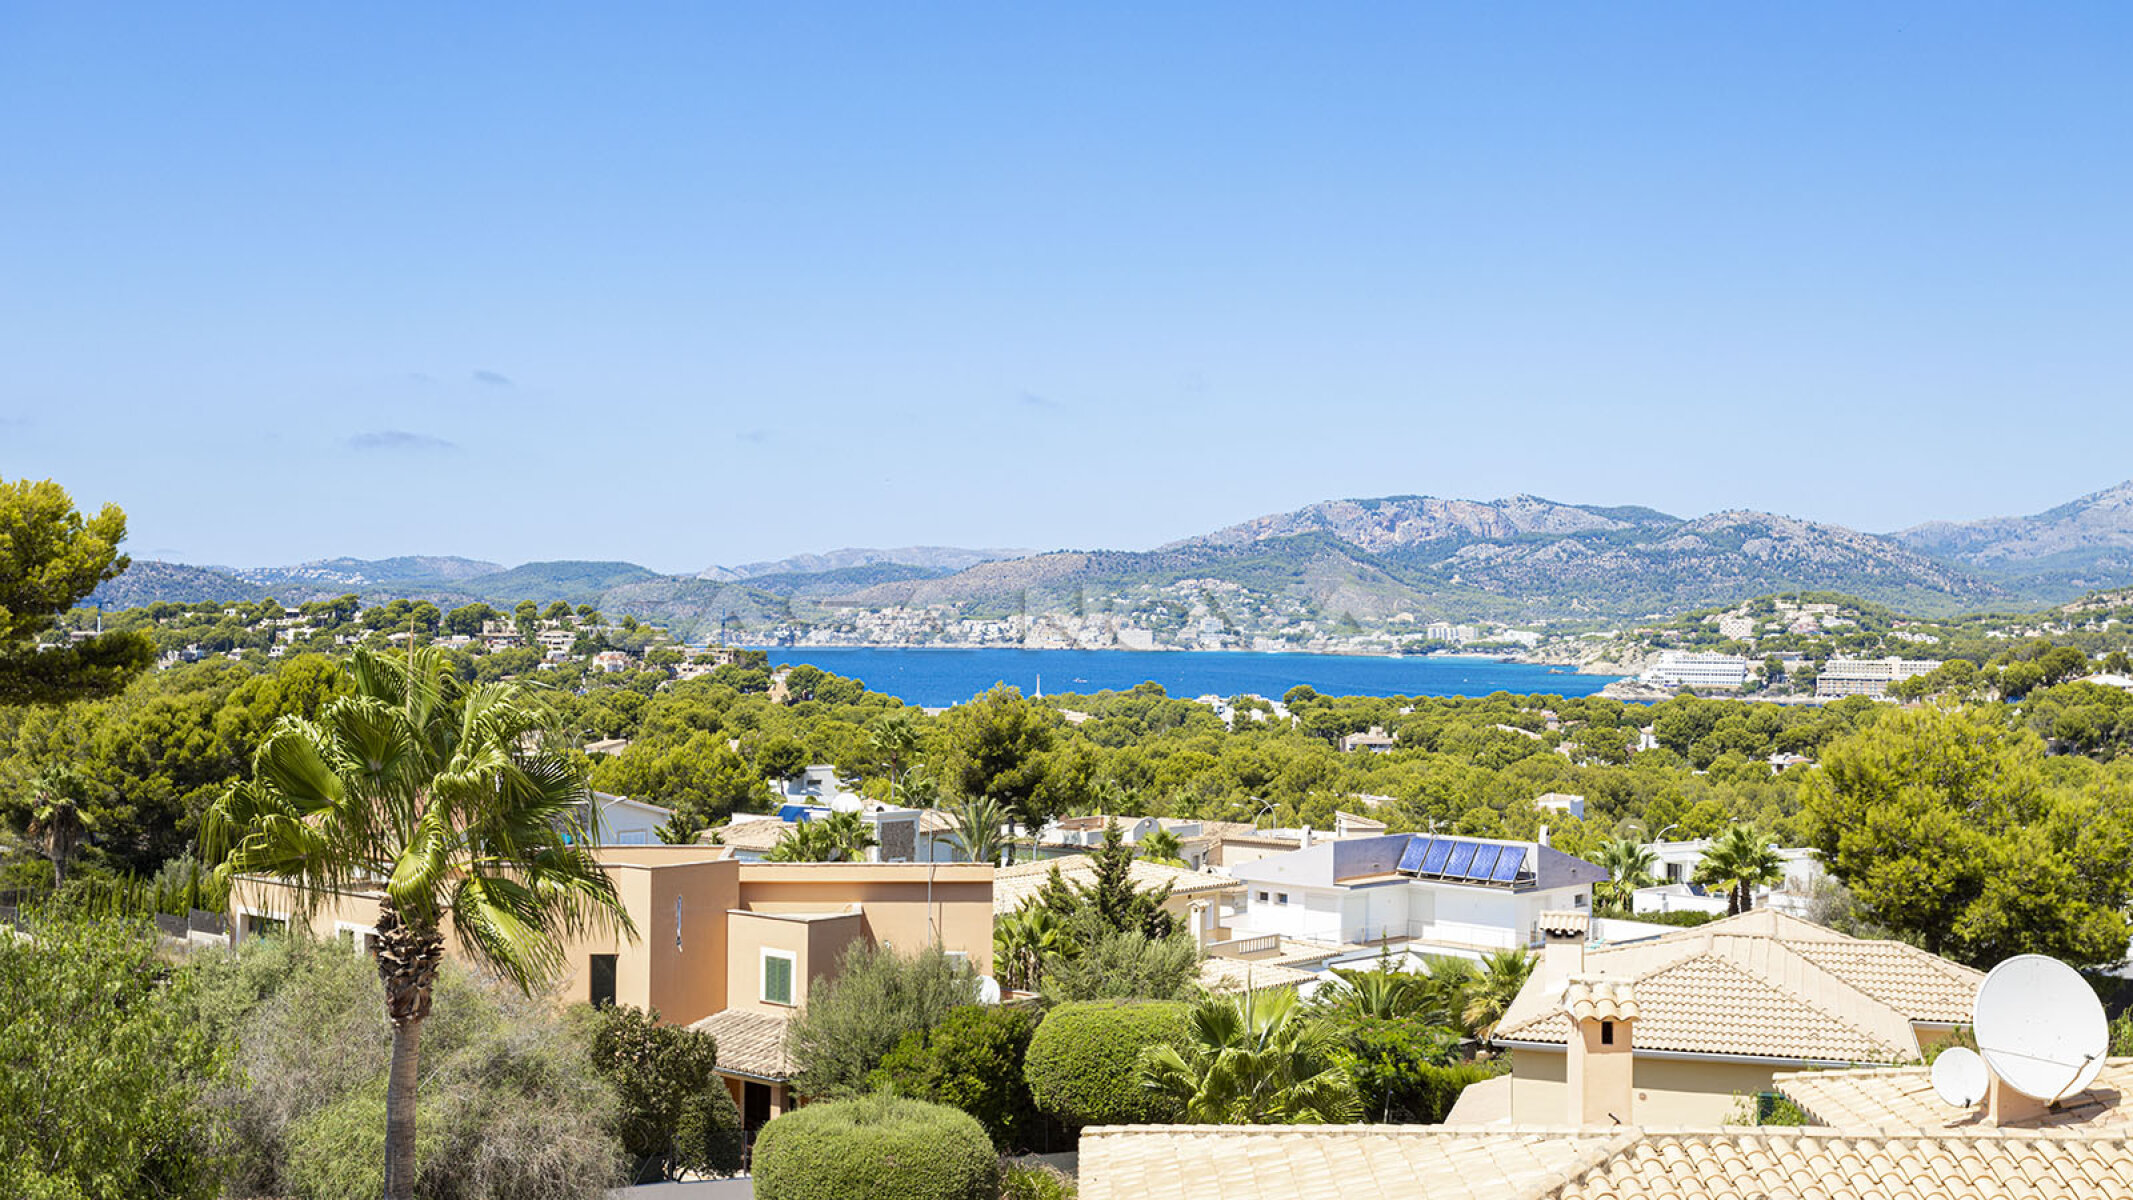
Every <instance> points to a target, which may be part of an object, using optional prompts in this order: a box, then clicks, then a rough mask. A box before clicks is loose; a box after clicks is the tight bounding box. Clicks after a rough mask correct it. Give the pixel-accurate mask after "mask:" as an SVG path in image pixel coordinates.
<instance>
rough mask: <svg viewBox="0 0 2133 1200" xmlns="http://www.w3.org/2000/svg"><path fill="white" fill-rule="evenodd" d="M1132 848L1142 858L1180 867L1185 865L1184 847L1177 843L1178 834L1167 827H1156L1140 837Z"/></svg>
mask: <svg viewBox="0 0 2133 1200" xmlns="http://www.w3.org/2000/svg"><path fill="white" fill-rule="evenodd" d="M1134 850H1135V851H1137V852H1138V853H1139V854H1140V856H1141V857H1142V858H1148V859H1154V860H1155V861H1157V862H1163V863H1170V864H1172V865H1175V866H1181V867H1182V866H1184V865H1185V847H1184V846H1183V845H1180V844H1179V842H1178V835H1177V834H1174V833H1172V832H1170V831H1169V830H1168V829H1158V830H1156V831H1155V832H1153V833H1150V834H1148V835H1146V836H1144V837H1142V838H1141V840H1140V844H1139V845H1137V846H1135V847H1134Z"/></svg>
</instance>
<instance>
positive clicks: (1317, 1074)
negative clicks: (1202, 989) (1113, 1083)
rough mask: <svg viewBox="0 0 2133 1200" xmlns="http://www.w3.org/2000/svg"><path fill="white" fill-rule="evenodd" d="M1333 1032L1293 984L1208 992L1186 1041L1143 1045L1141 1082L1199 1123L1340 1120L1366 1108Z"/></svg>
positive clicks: (1190, 1023) (1195, 1009)
mask: <svg viewBox="0 0 2133 1200" xmlns="http://www.w3.org/2000/svg"><path fill="white" fill-rule="evenodd" d="M1336 1044H1337V1043H1336V1039H1335V1038H1334V1036H1333V1035H1332V1033H1331V1032H1330V1031H1328V1029H1327V1028H1326V1027H1325V1026H1324V1025H1322V1024H1320V1023H1318V1022H1316V1021H1313V1020H1311V1019H1310V1018H1309V1017H1308V1016H1306V1015H1305V1014H1304V1012H1303V1010H1302V1007H1301V1005H1300V1003H1299V1002H1298V1000H1297V999H1296V992H1295V991H1294V990H1293V989H1290V988H1266V989H1263V990H1261V991H1256V992H1251V991H1248V992H1245V993H1243V994H1241V995H1235V996H1210V997H1207V998H1206V999H1204V1000H1201V1001H1200V1002H1199V1003H1198V1004H1195V1005H1193V1007H1192V1011H1191V1013H1190V1014H1189V1016H1188V1017H1187V1019H1186V1044H1185V1047H1184V1049H1183V1051H1182V1052H1180V1050H1179V1049H1178V1048H1177V1047H1175V1046H1168V1045H1161V1046H1151V1047H1149V1048H1148V1049H1146V1050H1143V1051H1141V1059H1140V1077H1141V1086H1143V1087H1145V1088H1147V1089H1149V1090H1150V1091H1153V1092H1157V1093H1160V1094H1162V1095H1165V1096H1169V1097H1172V1098H1173V1099H1175V1100H1177V1101H1178V1102H1179V1103H1180V1104H1181V1105H1182V1106H1183V1108H1184V1110H1185V1119H1186V1120H1187V1121H1190V1122H1193V1123H1195V1124H1202V1125H1298V1124H1314V1125H1338V1124H1345V1123H1347V1122H1350V1121H1353V1120H1355V1119H1356V1118H1357V1117H1358V1116H1359V1115H1361V1112H1362V1100H1361V1099H1360V1098H1359V1097H1358V1096H1357V1095H1356V1090H1355V1081H1354V1080H1353V1079H1351V1078H1349V1075H1348V1072H1347V1071H1346V1069H1344V1068H1342V1067H1341V1066H1340V1065H1338V1064H1337V1063H1336V1062H1335V1061H1334V1057H1333V1052H1334V1049H1335V1046H1336Z"/></svg>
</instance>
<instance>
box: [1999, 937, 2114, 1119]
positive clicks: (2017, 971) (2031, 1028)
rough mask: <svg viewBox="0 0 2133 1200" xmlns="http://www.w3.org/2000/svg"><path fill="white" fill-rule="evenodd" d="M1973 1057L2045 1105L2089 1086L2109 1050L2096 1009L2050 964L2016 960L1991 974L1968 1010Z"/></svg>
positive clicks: (2082, 989) (2063, 969)
mask: <svg viewBox="0 0 2133 1200" xmlns="http://www.w3.org/2000/svg"><path fill="white" fill-rule="evenodd" d="M1971 1024H1972V1026H1973V1028H1974V1029H1975V1030H1976V1032H1977V1046H1978V1053H1979V1054H1980V1055H1982V1056H1983V1057H1984V1061H1985V1065H1986V1066H1987V1067H1989V1068H1991V1069H1992V1073H1993V1074H1994V1075H1996V1076H1998V1077H1999V1078H2000V1080H2001V1081H2002V1082H2004V1083H2005V1084H2007V1086H2009V1087H2011V1088H2013V1089H2014V1090H2016V1091H2018V1092H2020V1093H2022V1094H2023V1095H2025V1096H2031V1097H2034V1098H2036V1099H2038V1100H2043V1101H2046V1102H2050V1101H2055V1100H2058V1099H2059V1098H2061V1097H2063V1096H2070V1095H2072V1094H2073V1093H2075V1092H2078V1091H2080V1090H2082V1089H2083V1088H2086V1087H2087V1086H2089V1084H2091V1083H2094V1082H2095V1081H2096V1073H2097V1072H2098V1071H2101V1070H2102V1069H2103V1056H2104V1054H2105V1052H2106V1051H2108V1050H2109V1049H2110V1045H2111V1029H2110V1024H2109V1022H2107V1021H2105V1020H2104V1016H2103V1005H2102V1004H2099V1003H2098V1002H2097V1000H2096V993H2095V992H2093V991H2090V990H2089V985H2088V982H2087V981H2086V980H2084V979H2082V978H2081V973H2080V972H2078V971H2076V970H2074V968H2072V967H2069V966H2067V965H2066V964H2065V963H2063V962H2060V961H2059V960H2058V959H2056V958H2048V957H2046V956H2044V955H2042V954H2018V955H2016V956H2015V957H2013V958H2010V959H2008V960H2007V961H2005V962H2003V963H2001V964H2000V965H1999V966H1997V967H1994V968H1993V969H1992V973H1991V974H1989V975H1987V976H1985V982H1984V983H1982V984H1980V985H1979V986H1978V990H1977V1002H1976V1005H1975V1007H1973V1008H1972V1010H1971Z"/></svg>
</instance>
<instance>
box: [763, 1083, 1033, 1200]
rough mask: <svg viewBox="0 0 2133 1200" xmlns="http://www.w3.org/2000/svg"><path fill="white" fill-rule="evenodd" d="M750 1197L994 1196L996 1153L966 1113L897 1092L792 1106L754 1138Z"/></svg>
mask: <svg viewBox="0 0 2133 1200" xmlns="http://www.w3.org/2000/svg"><path fill="white" fill-rule="evenodd" d="M755 1195H756V1200H907V1198H908V1200H998V1197H999V1195H1000V1160H999V1159H998V1158H996V1157H994V1155H993V1149H992V1142H991V1141H990V1140H989V1139H987V1138H986V1136H985V1130H984V1128H983V1127H982V1126H980V1125H979V1124H978V1123H977V1121H975V1120H974V1119H972V1118H971V1117H970V1116H969V1115H968V1114H966V1113H960V1112H957V1111H956V1110H955V1109H952V1108H948V1107H946V1106H944V1105H939V1104H927V1103H926V1102H924V1101H922V1100H906V1099H903V1098H902V1097H898V1096H886V1095H872V1096H861V1097H859V1098H858V1099H855V1100H831V1101H826V1102H824V1103H821V1104H810V1105H808V1106H807V1107H805V1108H799V1109H794V1110H793V1111H791V1112H789V1113H786V1114H785V1115H784V1116H781V1117H779V1118H778V1119H777V1120H775V1121H772V1122H771V1123H770V1124H768V1125H765V1126H764V1127H763V1132H762V1133H760V1134H758V1135H756V1143H755Z"/></svg>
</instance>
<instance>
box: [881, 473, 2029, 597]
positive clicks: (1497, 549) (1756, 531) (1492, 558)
mask: <svg viewBox="0 0 2133 1200" xmlns="http://www.w3.org/2000/svg"><path fill="white" fill-rule="evenodd" d="M1218 585H1219V586H1225V587H1235V588H1239V589H1242V590H1243V591H1244V592H1245V593H1246V594H1247V595H1246V600H1247V602H1248V604H1249V605H1250V606H1252V607H1254V608H1256V609H1258V610H1260V611H1262V612H1264V613H1266V614H1269V615H1275V614H1285V615H1287V616H1290V617H1294V618H1298V619H1317V620H1321V621H1325V620H1338V619H1342V618H1347V617H1353V618H1355V619H1357V620H1360V621H1369V620H1372V619H1377V618H1384V617H1388V616H1391V615H1393V614H1395V613H1398V612H1412V613H1415V614H1418V615H1420V616H1423V617H1446V618H1459V619H1466V618H1473V617H1480V618H1489V619H1497V620H1506V621H1513V620H1545V619H1562V618H1565V617H1575V616H1589V617H1593V618H1613V617H1632V616H1642V615H1645V614H1649V613H1663V612H1678V611H1681V610H1684V609H1690V608H1696V607H1701V606H1704V605H1709V604H1715V603H1724V602H1730V601H1731V600H1734V599H1737V598H1738V597H1741V596H1744V595H1755V594H1758V593H1763V592H1772V591H1780V590H1788V589H1801V588H1807V589H1815V590H1838V591H1845V592H1850V593H1853V594H1857V595H1861V596H1864V597H1867V598H1869V599H1872V600H1874V601H1877V602H1880V603H1885V604H1891V605H1901V606H1904V607H1906V608H1907V609H1910V610H1912V611H1919V612H1952V611H1956V610H1958V609H1961V608H1964V607H1969V606H1974V605H1978V604H1983V603H1989V602H1992V601H1995V600H1999V599H2004V598H2005V596H2006V592H2005V591H2004V589H2002V588H2001V587H2000V586H1999V585H1997V584H1995V583H1993V582H1990V581H1987V580H1985V579H1983V578H1981V577H1979V576H1978V575H1976V574H1973V573H1970V572H1966V571H1963V570H1961V569H1957V568H1953V567H1950V566H1948V565H1947V564H1944V563H1941V562H1937V561H1935V560H1933V559H1932V558H1929V557H1927V556H1925V555H1923V554H1919V553H1917V552H1916V551H1913V550H1909V549H1906V548H1904V547H1902V546H1899V545H1897V544H1895V543H1894V542H1891V541H1889V540H1888V539H1886V538H1881V537H1876V536H1874V535H1872V534H1864V533H1859V532H1857V531H1855V530H1851V529H1846V528H1843V527H1841V526H1836V525H1823V524H1819V523H1816V522H1812V521H1802V520H1798V519H1795V518H1791V517H1781V516H1776V515H1773V514H1769V513H1755V512H1724V513H1714V514H1711V515H1709V516H1705V517H1698V518H1696V519H1694V520H1683V519H1681V518H1678V517H1673V516H1669V515H1667V514H1665V513H1662V512H1658V511H1656V510H1653V509H1649V508H1635V507H1626V508H1603V507H1595V506H1589V505H1572V504H1558V503H1556V502H1553V501H1549V500H1544V499H1541V498H1539V497H1536V496H1514V497H1511V498H1509V499H1507V500H1497V501H1486V502H1484V501H1469V500H1438V499H1434V498H1431V497H1424V496H1396V497H1389V498H1385V499H1377V500H1342V501H1330V502H1327V503H1323V504H1315V505H1311V506H1310V507H1308V508H1304V509H1299V510H1297V511H1296V512H1293V513H1280V514H1275V515H1272V516H1267V517H1260V518H1258V519H1256V520H1253V521H1247V522H1244V523H1242V524H1238V525H1233V526H1229V527H1228V528H1225V529H1221V530H1217V531H1215V532H1213V533H1210V534H1206V535H1203V536H1200V537H1196V538H1188V539H1186V540H1184V541H1181V542H1174V543H1172V544H1170V545H1168V546H1164V547H1162V548H1160V549H1157V550H1153V551H1147V552H1142V553H1121V552H1103V551H1099V552H1062V553H1055V554H1040V555H1032V556H1030V557H1028V558H1022V559H1016V560H1014V561H1011V562H994V563H983V564H980V565H978V566H976V567H973V568H971V569H969V570H966V571H962V572H959V573H957V574H955V575H951V576H947V577H944V578H940V579H932V580H924V581H916V582H909V581H907V582H895V583H885V584H879V585H876V586H873V587H869V588H865V589H861V590H859V591H857V592H854V593H853V594H852V595H850V596H848V597H845V599H846V600H847V601H849V602H852V603H856V604H861V605H881V604H905V605H951V606H956V607H959V608H964V609H968V610H972V611H979V612H986V611H991V612H998V611H1011V610H1021V611H1051V610H1058V609H1066V608H1073V607H1076V606H1083V607H1085V606H1087V605H1089V604H1090V603H1092V602H1097V603H1110V602H1112V600H1113V599H1114V598H1115V597H1117V596H1119V594H1120V593H1132V592H1136V591H1138V592H1141V593H1152V592H1159V591H1162V590H1164V589H1166V588H1167V589H1170V590H1172V591H1177V590H1179V589H1181V588H1182V589H1184V590H1186V591H1191V590H1193V588H1194V587H1195V586H1198V587H1199V589H1200V590H1202V591H1204V590H1206V589H1207V588H1208V587H1210V586H1218ZM1092 597H1094V598H1095V599H1094V600H1093V601H1092ZM1129 601H1130V602H1129V607H1137V606H1139V605H1140V604H1142V603H1149V604H1154V603H1158V602H1157V601H1154V600H1153V599H1151V598H1150V597H1149V596H1147V595H1142V596H1140V597H1138V598H1137V599H1134V598H1129Z"/></svg>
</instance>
